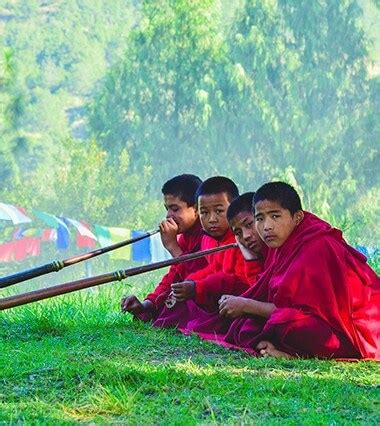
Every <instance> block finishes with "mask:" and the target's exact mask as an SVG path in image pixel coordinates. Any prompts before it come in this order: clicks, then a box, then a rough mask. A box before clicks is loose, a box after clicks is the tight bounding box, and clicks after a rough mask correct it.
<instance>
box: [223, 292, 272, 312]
mask: <svg viewBox="0 0 380 426" xmlns="http://www.w3.org/2000/svg"><path fill="white" fill-rule="evenodd" d="M275 309H276V306H275V305H274V304H273V303H268V302H259V301H258V300H254V299H248V298H246V297H241V296H230V295H225V296H222V297H221V299H220V302H219V313H220V314H221V315H226V316H228V317H232V318H236V317H240V316H242V315H256V316H259V317H263V318H269V317H270V316H271V314H272V312H273V311H274V310H275Z"/></svg>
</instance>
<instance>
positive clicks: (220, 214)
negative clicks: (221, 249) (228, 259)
mask: <svg viewBox="0 0 380 426" xmlns="http://www.w3.org/2000/svg"><path fill="white" fill-rule="evenodd" d="M229 205H230V202H229V200H228V196H227V194H226V193H225V192H219V193H217V194H209V195H200V196H199V197H198V210H199V218H200V220H201V224H202V228H203V229H204V230H205V231H206V232H207V233H208V234H209V235H211V237H213V238H215V239H217V240H218V239H221V238H223V236H224V234H225V233H226V232H227V231H228V229H229V225H228V221H227V216H226V213H227V209H228V206H229Z"/></svg>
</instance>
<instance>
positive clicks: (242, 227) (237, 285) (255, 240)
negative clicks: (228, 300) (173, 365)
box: [154, 192, 267, 327]
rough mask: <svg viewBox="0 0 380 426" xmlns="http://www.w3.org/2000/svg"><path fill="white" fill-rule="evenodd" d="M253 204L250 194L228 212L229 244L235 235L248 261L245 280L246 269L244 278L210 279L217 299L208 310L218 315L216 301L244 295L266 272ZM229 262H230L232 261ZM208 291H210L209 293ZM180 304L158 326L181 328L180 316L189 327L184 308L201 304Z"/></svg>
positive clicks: (163, 314) (224, 276)
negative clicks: (224, 296) (259, 276)
mask: <svg viewBox="0 0 380 426" xmlns="http://www.w3.org/2000/svg"><path fill="white" fill-rule="evenodd" d="M252 202H253V192H249V193H246V194H243V195H241V196H239V197H237V198H235V199H234V200H233V201H232V202H231V204H230V205H229V207H228V209H227V220H228V223H229V227H230V231H229V232H228V235H229V236H228V241H234V238H233V235H234V236H235V239H236V242H237V243H238V245H239V247H240V251H241V252H242V254H243V256H244V258H245V260H244V276H243V277H242V271H243V268H242V267H240V266H239V271H240V272H239V274H240V275H237V274H231V273H230V274H226V273H225V272H222V273H216V274H211V275H209V276H208V278H207V279H208V280H209V283H211V286H210V295H209V298H210V299H212V298H214V299H213V300H214V305H213V304H210V305H209V306H208V307H207V308H208V310H212V309H214V311H218V306H216V305H215V302H216V298H217V297H218V296H219V295H221V294H222V292H223V291H229V292H230V294H231V293H232V292H233V293H234V294H241V290H244V289H245V288H248V287H249V286H251V285H253V284H255V282H256V280H257V276H258V274H259V273H261V272H262V270H263V265H264V256H265V254H266V252H267V250H266V249H265V247H264V246H265V245H264V243H263V242H262V240H261V239H260V237H259V235H258V234H257V232H256V229H255V226H254V216H253V213H252ZM201 220H202V219H201ZM202 223H203V222H202ZM231 232H232V235H231ZM232 254H233V253H232ZM226 255H227V252H226V253H225V256H226ZM239 257H240V256H239ZM227 260H228V261H230V259H229V258H228V257H227ZM239 263H240V261H239ZM201 272H202V271H199V273H201ZM207 290H208V289H207V288H206V291H207ZM179 302H180V303H178V304H177V305H176V306H175V308H173V307H168V308H165V309H164V310H163V311H162V312H161V315H160V317H159V318H158V319H157V320H156V322H155V323H154V325H155V326H157V327H165V326H168V325H172V324H173V321H174V324H177V321H178V316H181V322H182V323H186V322H187V321H188V319H189V317H188V315H187V312H186V310H183V306H187V309H190V310H191V306H193V305H194V306H197V305H196V303H198V304H199V300H198V301H197V300H196V298H193V299H190V300H186V301H179ZM181 302H182V303H181Z"/></svg>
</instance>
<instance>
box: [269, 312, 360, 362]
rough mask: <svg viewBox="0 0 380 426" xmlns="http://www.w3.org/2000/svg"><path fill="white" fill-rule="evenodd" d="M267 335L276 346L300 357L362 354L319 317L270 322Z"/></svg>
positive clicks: (357, 355)
mask: <svg viewBox="0 0 380 426" xmlns="http://www.w3.org/2000/svg"><path fill="white" fill-rule="evenodd" d="M271 331H272V333H271V334H272V336H271V338H268V340H269V341H271V342H272V343H273V345H274V346H275V347H276V349H278V350H280V351H284V352H286V353H288V354H290V355H294V356H299V357H302V358H314V357H316V358H355V359H358V358H361V355H360V353H359V351H358V350H357V349H355V347H354V346H353V344H352V343H351V342H350V340H349V339H348V338H347V337H346V336H345V335H344V334H343V333H339V332H336V331H335V330H333V329H332V328H331V327H330V326H329V325H328V324H326V323H325V322H324V321H322V320H321V319H320V318H318V317H313V316H307V317H305V318H303V319H298V320H296V321H290V322H286V323H283V324H276V325H273V328H272V330H271Z"/></svg>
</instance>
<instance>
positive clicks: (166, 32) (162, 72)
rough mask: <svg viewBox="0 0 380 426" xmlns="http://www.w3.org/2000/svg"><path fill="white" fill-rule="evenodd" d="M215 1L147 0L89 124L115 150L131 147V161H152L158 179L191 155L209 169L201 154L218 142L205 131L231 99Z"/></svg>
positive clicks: (135, 164) (199, 165)
mask: <svg viewBox="0 0 380 426" xmlns="http://www.w3.org/2000/svg"><path fill="white" fill-rule="evenodd" d="M212 5H213V1H211V0H208V1H204V0H202V1H201V0H199V1H198V0H197V1H190V0H181V1H174V0H173V1H159V2H157V1H144V2H142V10H141V15H142V19H141V23H140V26H139V27H138V28H136V29H135V30H133V31H131V34H130V37H129V40H128V47H127V49H126V52H125V56H124V60H123V62H122V63H121V64H119V65H118V66H116V67H115V68H114V69H113V70H112V71H111V72H110V74H109V75H108V76H107V78H106V81H105V83H104V86H103V90H102V91H101V92H100V94H99V95H98V97H97V99H96V101H95V103H94V104H93V107H92V111H91V116H90V124H91V127H92V129H93V132H94V135H95V136H96V138H97V139H99V141H100V142H101V144H102V146H104V147H105V148H106V149H107V150H108V151H110V152H111V153H113V154H114V155H116V156H117V155H118V154H119V153H120V151H121V150H122V149H124V148H127V149H128V151H129V153H130V156H131V167H132V168H133V169H134V170H138V169H140V168H141V167H142V166H144V165H149V166H151V167H152V168H153V169H154V176H155V178H156V179H157V181H156V182H157V183H158V184H159V183H160V182H162V181H163V180H164V179H165V178H167V177H169V176H172V175H173V174H178V172H179V171H180V170H184V169H185V168H187V167H188V166H187V163H188V159H189V158H190V156H191V157H192V164H191V167H192V168H194V167H196V168H203V169H204V170H205V169H206V168H208V163H209V162H210V159H209V158H204V157H202V156H199V155H194V153H195V152H197V151H202V150H203V146H204V144H205V143H206V144H211V143H212V141H210V140H207V139H206V136H205V134H204V133H205V130H206V132H207V129H208V126H209V123H210V120H211V118H212V116H213V115H215V114H216V112H215V109H220V108H221V107H223V104H224V101H223V89H222V87H221V84H222V81H221V80H220V74H223V65H224V64H225V63H226V57H225V48H224V47H223V45H222V40H221V37H220V34H219V33H218V28H217V24H216V23H215V16H214V13H213V8H212ZM142 147H144V148H143V149H142ZM174 159H175V160H174ZM173 160H174V161H173ZM211 168H212V167H211ZM157 189H158V188H157V184H155V185H154V190H157Z"/></svg>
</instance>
